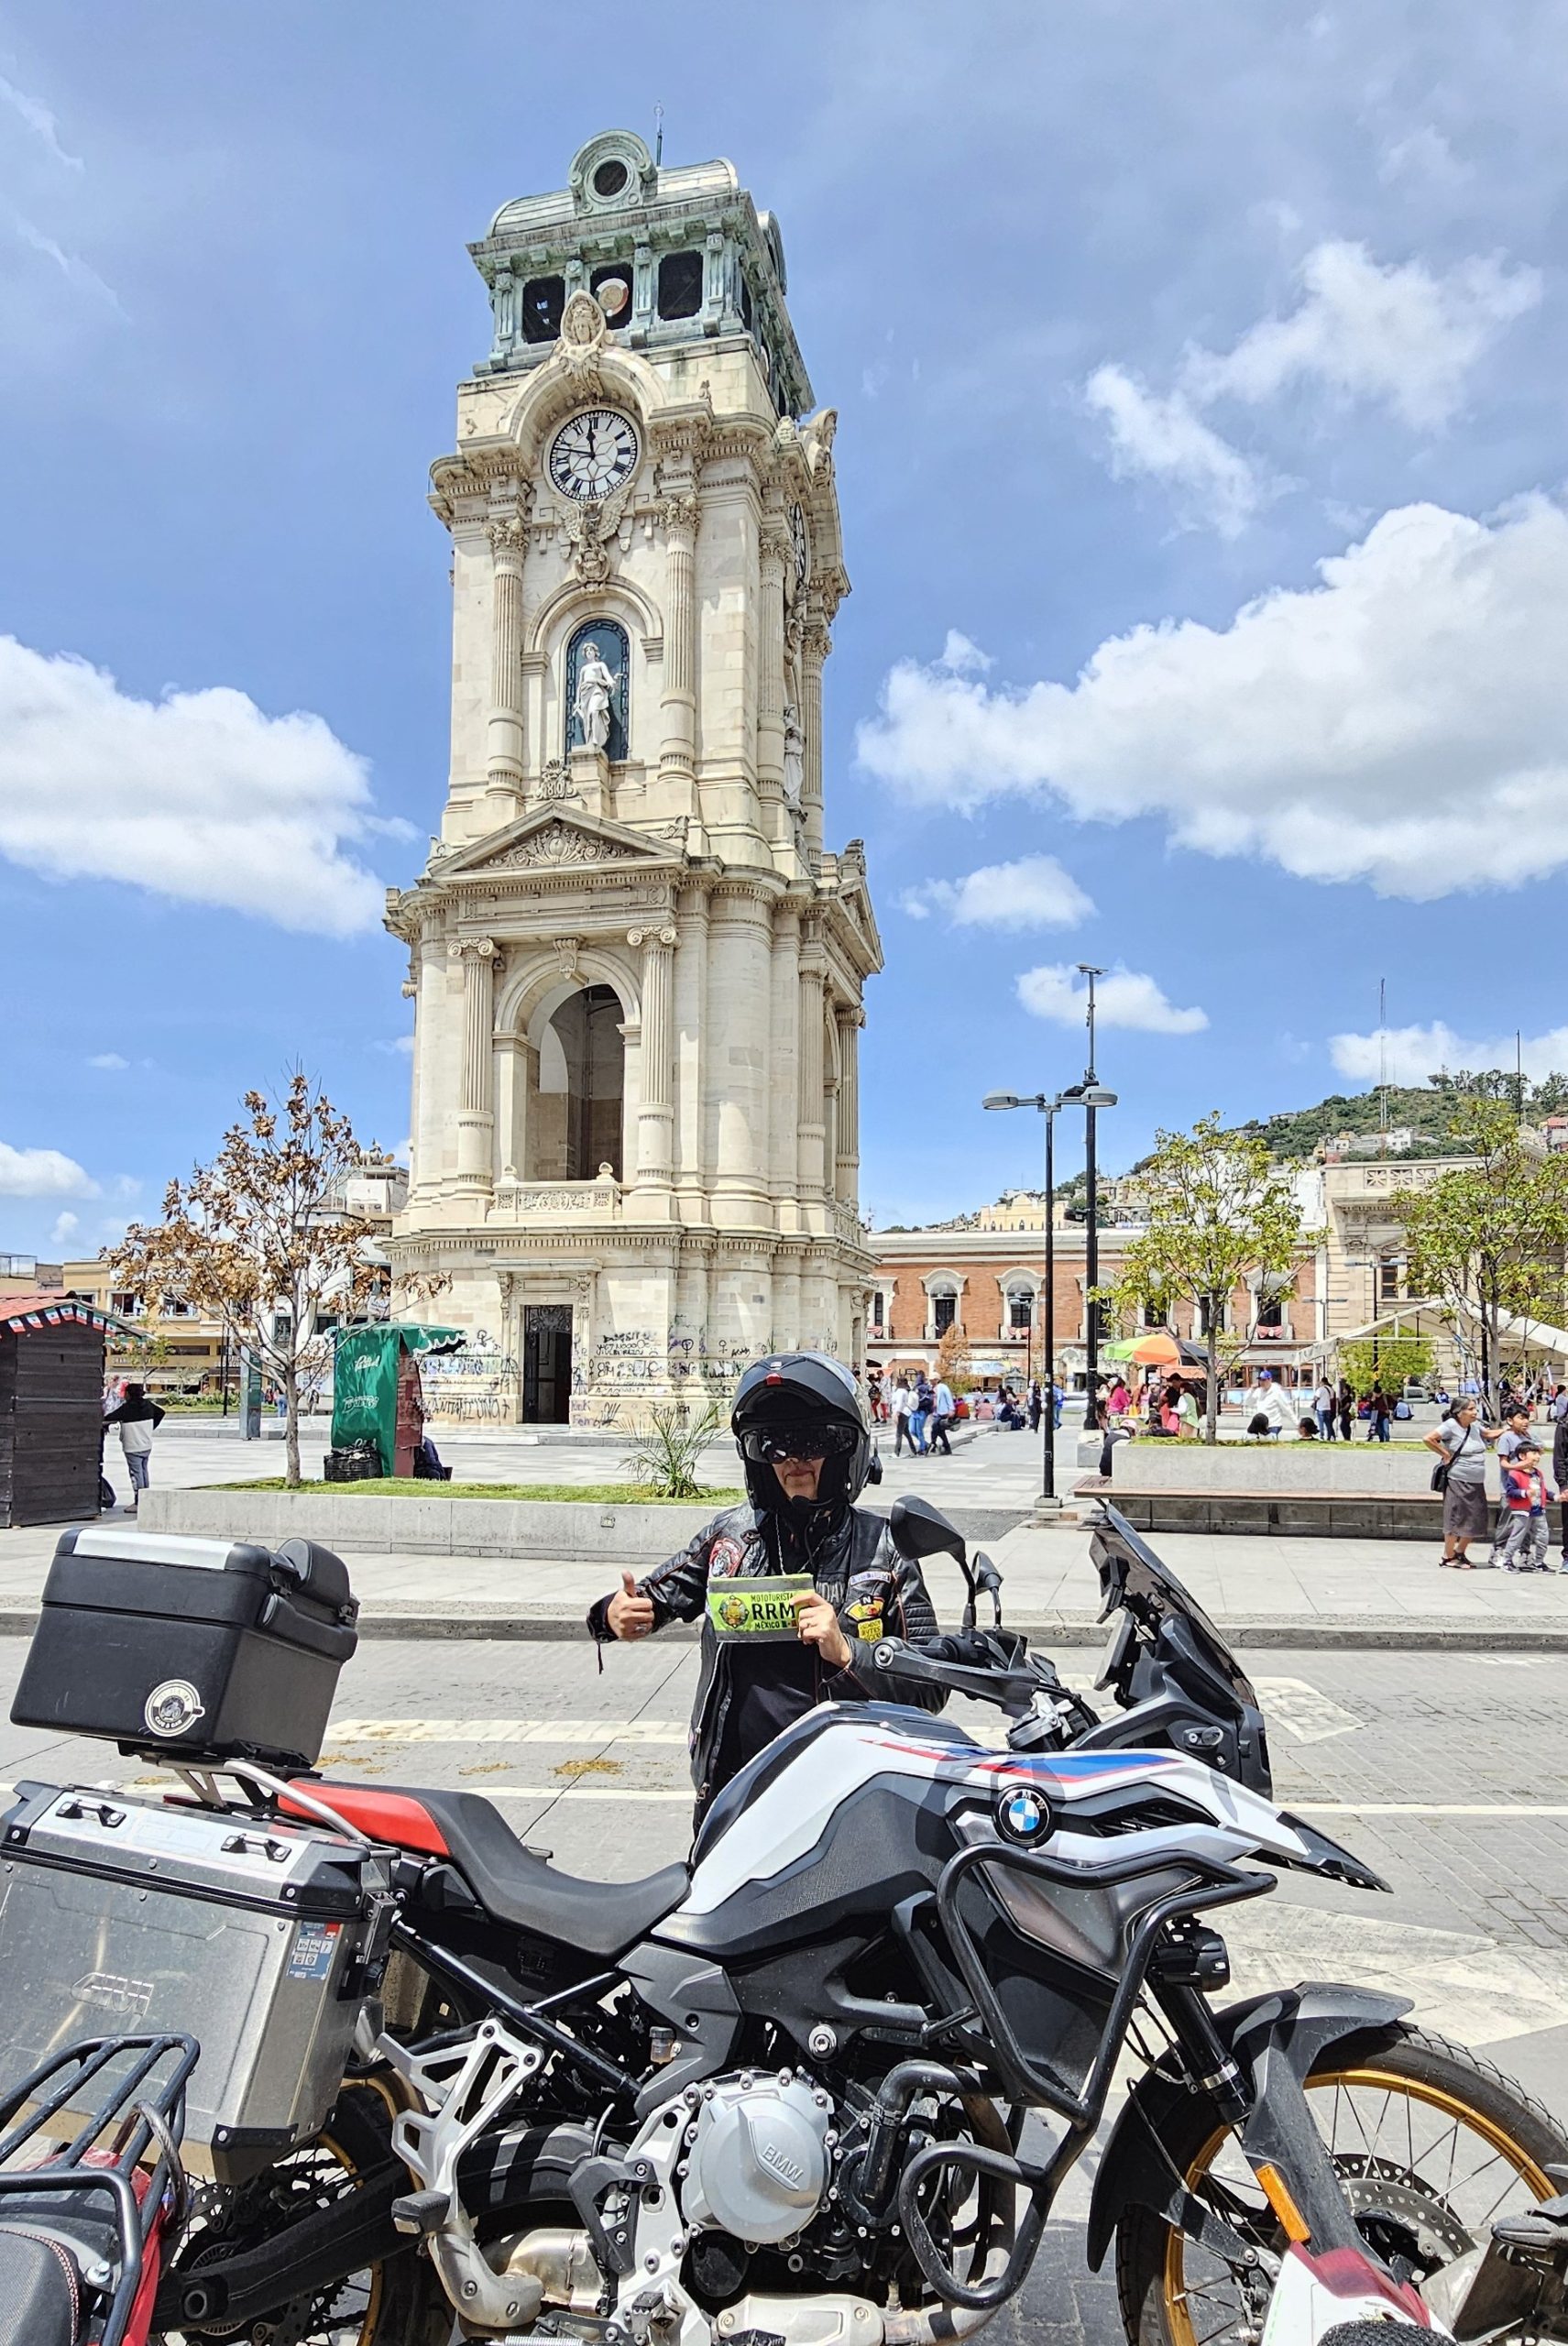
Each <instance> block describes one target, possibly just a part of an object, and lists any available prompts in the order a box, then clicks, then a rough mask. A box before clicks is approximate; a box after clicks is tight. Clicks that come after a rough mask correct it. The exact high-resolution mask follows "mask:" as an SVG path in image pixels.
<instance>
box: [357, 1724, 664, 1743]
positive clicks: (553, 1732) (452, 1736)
mask: <svg viewBox="0 0 1568 2346" xmlns="http://www.w3.org/2000/svg"><path fill="white" fill-rule="evenodd" d="M327 1739H328V1741H329V1742H330V1743H333V1744H338V1743H396V1744H402V1743H674V1744H680V1745H683V1746H684V1745H685V1742H686V1729H685V1727H681V1726H679V1725H677V1724H676V1723H675V1722H674V1720H670V1719H492V1718H482V1719H334V1720H333V1721H332V1723H331V1724H330V1726H329V1727H328V1728H327Z"/></svg>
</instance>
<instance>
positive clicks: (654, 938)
mask: <svg viewBox="0 0 1568 2346" xmlns="http://www.w3.org/2000/svg"><path fill="white" fill-rule="evenodd" d="M676 934H677V932H676V930H675V928H674V925H673V924H671V925H670V926H667V927H661V928H647V929H643V928H629V929H628V930H627V932H626V941H627V943H628V945H630V946H631V947H632V948H634V949H635V948H636V947H638V946H641V948H642V1068H641V1075H642V1081H641V1096H640V1101H639V1105H638V1110H637V1182H638V1186H639V1187H640V1188H641V1187H643V1186H644V1185H647V1184H652V1186H654V1187H656V1188H660V1189H663V1188H667V1187H668V1185H669V1180H670V1173H671V1168H672V1165H673V1162H674V1115H675V1109H674V1018H673V1014H674V959H675V954H674V948H675V940H676Z"/></svg>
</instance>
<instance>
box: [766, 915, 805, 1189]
mask: <svg viewBox="0 0 1568 2346" xmlns="http://www.w3.org/2000/svg"><path fill="white" fill-rule="evenodd" d="M799 1024H800V915H799V914H798V913H794V912H788V911H785V910H784V908H783V907H782V906H781V907H780V908H779V910H778V911H776V912H775V913H774V915H773V983H772V991H771V1004H770V1010H769V1025H770V1028H771V1032H770V1035H769V1047H770V1050H771V1052H772V1066H771V1069H770V1076H769V1084H768V1106H769V1132H768V1187H769V1189H771V1190H772V1192H773V1221H774V1222H775V1224H776V1226H777V1228H778V1229H779V1230H781V1231H784V1232H790V1231H795V1230H798V1229H799V1228H800V1212H799V1200H798V1191H799V1185H800V1164H799V1148H798V1143H797V1139H796V1135H797V1133H798V1130H799V1124H800V1043H799Z"/></svg>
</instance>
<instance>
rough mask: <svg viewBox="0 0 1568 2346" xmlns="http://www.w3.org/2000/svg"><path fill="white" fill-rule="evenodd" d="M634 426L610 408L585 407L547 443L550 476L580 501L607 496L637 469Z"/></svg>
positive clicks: (562, 490)
mask: <svg viewBox="0 0 1568 2346" xmlns="http://www.w3.org/2000/svg"><path fill="white" fill-rule="evenodd" d="M637 457H638V444H637V433H636V430H635V427H634V426H633V425H632V424H630V423H629V422H628V421H627V419H626V417H625V416H623V415H617V413H616V412H615V410H614V409H613V408H608V407H588V408H585V409H584V410H583V411H582V413H581V415H575V416H573V418H572V420H571V422H569V423H564V424H563V425H562V426H561V429H560V431H559V432H557V433H556V434H555V437H554V440H553V441H552V442H551V444H550V466H549V470H550V478H551V480H552V481H553V482H554V485H555V487H556V488H558V489H559V490H560V491H561V493H562V495H563V496H565V497H575V498H576V499H577V501H578V502H579V503H580V504H587V503H588V502H590V501H591V500H592V499H598V498H605V497H609V496H610V495H611V494H612V492H613V491H614V490H616V489H618V488H620V485H621V483H622V481H626V480H630V477H631V476H632V474H633V473H634V472H635V470H636V469H637Z"/></svg>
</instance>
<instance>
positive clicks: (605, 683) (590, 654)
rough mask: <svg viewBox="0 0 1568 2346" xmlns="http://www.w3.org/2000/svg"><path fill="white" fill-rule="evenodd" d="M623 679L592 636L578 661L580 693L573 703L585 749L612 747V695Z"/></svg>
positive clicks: (573, 713) (578, 689) (573, 710)
mask: <svg viewBox="0 0 1568 2346" xmlns="http://www.w3.org/2000/svg"><path fill="white" fill-rule="evenodd" d="M619 684H620V674H619V673H618V672H617V671H616V670H615V669H614V668H611V667H609V665H608V664H607V663H606V662H605V660H604V659H603V658H602V657H601V655H600V652H599V648H598V643H597V642H596V641H594V640H593V638H592V637H591V636H590V638H589V639H588V641H587V643H585V644H584V646H583V652H582V657H581V659H580V660H579V661H578V663H577V694H576V699H575V700H574V701H573V703H572V717H573V719H574V721H575V723H576V728H577V733H578V738H579V740H581V742H582V745H583V747H584V748H585V749H586V750H603V749H607V748H608V747H609V726H610V698H611V696H612V694H613V693H614V692H615V689H616V687H617V685H619Z"/></svg>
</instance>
